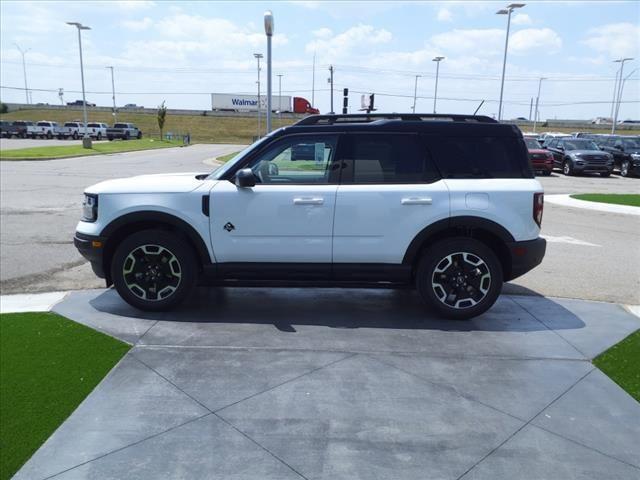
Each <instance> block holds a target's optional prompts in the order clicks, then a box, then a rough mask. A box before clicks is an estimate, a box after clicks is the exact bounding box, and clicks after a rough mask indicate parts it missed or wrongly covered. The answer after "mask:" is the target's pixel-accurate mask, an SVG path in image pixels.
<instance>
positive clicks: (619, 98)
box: [611, 57, 633, 135]
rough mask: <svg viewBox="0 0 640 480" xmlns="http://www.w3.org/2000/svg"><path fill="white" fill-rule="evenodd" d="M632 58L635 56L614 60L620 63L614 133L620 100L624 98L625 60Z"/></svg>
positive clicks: (612, 127)
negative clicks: (623, 76)
mask: <svg viewBox="0 0 640 480" xmlns="http://www.w3.org/2000/svg"><path fill="white" fill-rule="evenodd" d="M631 60H633V58H631V57H627V58H619V59H618V60H614V62H616V63H618V62H619V63H620V77H619V79H618V98H617V102H616V108H615V113H614V117H613V125H611V134H612V135H613V134H614V133H616V123H618V112H619V111H620V101H621V100H622V75H623V73H624V62H628V61H631ZM625 80H626V79H625Z"/></svg>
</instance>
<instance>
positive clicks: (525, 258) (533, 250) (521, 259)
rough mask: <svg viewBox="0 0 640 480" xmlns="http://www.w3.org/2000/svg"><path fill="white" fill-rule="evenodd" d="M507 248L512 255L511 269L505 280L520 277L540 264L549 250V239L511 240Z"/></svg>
mask: <svg viewBox="0 0 640 480" xmlns="http://www.w3.org/2000/svg"><path fill="white" fill-rule="evenodd" d="M507 248H508V250H509V255H510V256H511V271H510V272H508V274H507V275H506V278H505V279H504V281H505V282H507V281H509V280H513V279H514V278H518V277H520V276H521V275H524V274H525V273H527V272H528V271H530V270H532V269H534V268H535V267H537V266H538V265H540V263H541V262H542V259H543V258H544V254H545V252H546V250H547V241H546V240H545V239H544V238H541V237H538V238H536V239H535V240H527V241H524V242H509V243H507Z"/></svg>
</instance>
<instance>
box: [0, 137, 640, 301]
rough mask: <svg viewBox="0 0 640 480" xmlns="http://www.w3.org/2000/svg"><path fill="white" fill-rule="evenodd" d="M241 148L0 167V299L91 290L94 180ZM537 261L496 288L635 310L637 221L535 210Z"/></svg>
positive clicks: (631, 184)
mask: <svg viewBox="0 0 640 480" xmlns="http://www.w3.org/2000/svg"><path fill="white" fill-rule="evenodd" d="M241 148H242V146H241V145H194V146H191V147H188V148H183V149H163V150H150V151H143V152H129V153H122V154H116V155H107V156H94V157H84V158H74V159H67V160H52V161H38V162H13V161H11V162H0V174H1V178H2V204H1V208H0V227H1V232H0V250H1V252H0V262H1V264H2V269H1V270H0V286H1V287H2V292H3V293H17V292H35V291H50V290H61V289H80V288H92V287H101V286H103V285H104V284H103V282H102V281H101V280H99V279H97V278H96V277H95V275H94V274H93V272H92V271H91V269H90V267H89V265H88V264H87V263H86V262H85V261H84V259H83V258H82V257H80V255H79V254H78V253H77V251H76V249H75V248H74V247H73V244H72V241H71V239H72V236H73V232H74V230H75V226H76V223H77V221H78V219H79V217H80V203H81V201H82V191H83V190H84V188H85V187H87V186H89V185H91V184H93V183H96V182H98V181H100V180H105V179H109V178H117V177H123V176H131V175H140V174H145V173H162V172H184V171H194V172H196V171H197V172H205V171H210V170H211V169H212V168H213V167H211V166H209V165H203V163H202V162H203V160H205V159H210V158H213V157H216V156H219V155H224V154H226V153H231V152H234V151H237V150H239V149H241ZM540 181H541V182H542V184H543V186H544V188H545V192H546V193H547V194H555V193H582V192H595V193H637V192H638V191H639V189H640V179H635V178H622V177H619V176H617V175H614V176H612V177H610V178H601V177H565V176H561V175H557V174H554V175H553V176H552V177H541V178H540ZM542 234H543V235H544V236H546V237H547V240H548V242H549V243H548V248H547V255H546V257H545V259H544V261H543V262H542V264H541V265H540V266H539V267H538V268H536V269H534V270H533V271H531V272H529V273H528V274H526V275H524V276H523V277H521V278H518V279H516V280H515V281H514V282H513V283H512V284H509V285H508V286H507V287H506V288H505V291H508V292H517V293H538V294H542V295H551V296H560V297H570V298H583V299H590V300H602V301H609V302H616V303H633V304H640V294H639V293H638V292H640V277H639V275H638V272H640V249H638V248H637V243H638V238H639V237H640V217H638V216H633V215H619V214H611V213H604V212H596V211H591V210H585V209H577V208H567V207H563V206H559V205H553V204H550V203H547V204H546V205H545V212H544V219H543V227H542Z"/></svg>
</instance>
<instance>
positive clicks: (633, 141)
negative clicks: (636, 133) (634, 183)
mask: <svg viewBox="0 0 640 480" xmlns="http://www.w3.org/2000/svg"><path fill="white" fill-rule="evenodd" d="M599 146H600V148H601V149H602V150H603V151H605V152H607V153H609V154H611V155H612V156H613V168H614V170H615V169H617V170H618V171H619V172H620V175H622V176H623V177H628V176H637V175H640V137H630V136H622V135H609V136H608V137H606V138H605V139H604V141H603V142H602V143H600V145H599Z"/></svg>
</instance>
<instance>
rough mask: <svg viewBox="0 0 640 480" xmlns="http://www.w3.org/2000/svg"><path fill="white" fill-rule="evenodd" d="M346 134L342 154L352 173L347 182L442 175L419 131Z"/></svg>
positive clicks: (411, 179) (411, 180) (428, 179)
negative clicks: (433, 162) (429, 156)
mask: <svg viewBox="0 0 640 480" xmlns="http://www.w3.org/2000/svg"><path fill="white" fill-rule="evenodd" d="M343 138H344V139H345V142H344V148H343V149H341V151H342V158H343V159H344V160H347V163H348V169H349V170H350V172H349V173H350V175H348V177H349V176H350V177H351V178H345V179H344V183H356V184H410V183H431V182H434V181H436V180H438V179H439V178H440V177H439V175H438V173H437V171H436V169H435V168H434V167H433V164H432V163H431V161H430V159H429V158H428V156H427V155H426V151H425V148H424V144H423V142H422V140H421V138H420V137H419V136H418V135H402V134H358V135H346V136H345V137H343ZM350 180H351V181H350Z"/></svg>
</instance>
